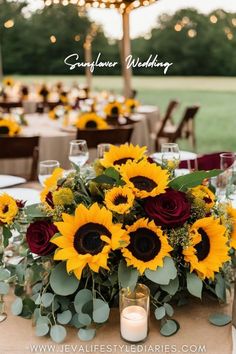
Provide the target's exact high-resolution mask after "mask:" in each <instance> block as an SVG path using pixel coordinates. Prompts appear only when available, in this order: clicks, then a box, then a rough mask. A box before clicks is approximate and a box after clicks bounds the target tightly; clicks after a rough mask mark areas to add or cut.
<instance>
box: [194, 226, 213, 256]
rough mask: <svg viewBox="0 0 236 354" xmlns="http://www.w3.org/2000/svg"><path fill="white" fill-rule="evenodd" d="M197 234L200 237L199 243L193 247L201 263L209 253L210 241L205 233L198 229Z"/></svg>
mask: <svg viewBox="0 0 236 354" xmlns="http://www.w3.org/2000/svg"><path fill="white" fill-rule="evenodd" d="M198 233H199V234H200V235H201V236H202V240H201V242H199V243H197V244H196V245H195V246H194V247H195V249H196V251H197V252H196V256H197V259H198V260H199V261H203V260H204V259H205V258H206V257H207V256H208V254H209V252H210V241H209V237H208V235H207V233H206V232H205V231H204V230H203V229H202V228H201V227H200V228H199V229H198Z"/></svg>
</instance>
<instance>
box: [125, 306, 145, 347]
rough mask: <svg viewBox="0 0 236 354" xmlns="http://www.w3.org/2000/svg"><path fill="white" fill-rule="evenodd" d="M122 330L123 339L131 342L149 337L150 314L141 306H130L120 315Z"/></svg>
mask: <svg viewBox="0 0 236 354" xmlns="http://www.w3.org/2000/svg"><path fill="white" fill-rule="evenodd" d="M120 330H121V336H122V338H123V339H125V340H127V341H129V342H140V341H142V340H144V339H146V337H147V332H148V314H147V311H146V310H145V309H144V308H143V307H141V306H136V305H133V306H128V307H125V308H124V309H123V311H122V312H121V316H120Z"/></svg>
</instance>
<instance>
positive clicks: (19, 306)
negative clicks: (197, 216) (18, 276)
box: [11, 297, 23, 316]
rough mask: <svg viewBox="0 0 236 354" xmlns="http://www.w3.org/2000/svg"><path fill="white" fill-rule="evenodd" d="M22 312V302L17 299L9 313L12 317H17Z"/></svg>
mask: <svg viewBox="0 0 236 354" xmlns="http://www.w3.org/2000/svg"><path fill="white" fill-rule="evenodd" d="M22 310H23V301H22V299H21V298H20V297H17V298H16V299H15V301H14V302H13V303H12V305H11V312H12V314H13V315H15V316H18V315H20V314H21V312H22Z"/></svg>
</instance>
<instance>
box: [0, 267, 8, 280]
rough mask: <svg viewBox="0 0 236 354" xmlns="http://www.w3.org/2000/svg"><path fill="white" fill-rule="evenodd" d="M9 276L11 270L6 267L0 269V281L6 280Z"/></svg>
mask: <svg viewBox="0 0 236 354" xmlns="http://www.w3.org/2000/svg"><path fill="white" fill-rule="evenodd" d="M10 276H11V272H10V271H9V270H8V269H5V268H2V269H0V281H3V280H7V279H9V278H10Z"/></svg>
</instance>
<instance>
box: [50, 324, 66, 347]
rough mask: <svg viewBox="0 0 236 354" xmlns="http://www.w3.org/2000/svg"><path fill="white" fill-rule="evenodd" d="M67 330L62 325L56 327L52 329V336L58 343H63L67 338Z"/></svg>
mask: <svg viewBox="0 0 236 354" xmlns="http://www.w3.org/2000/svg"><path fill="white" fill-rule="evenodd" d="M66 335H67V333H66V329H65V327H63V326H61V325H54V326H52V327H51V329H50V336H51V338H52V340H53V341H54V342H56V343H61V342H63V341H64V339H65V338H66Z"/></svg>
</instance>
